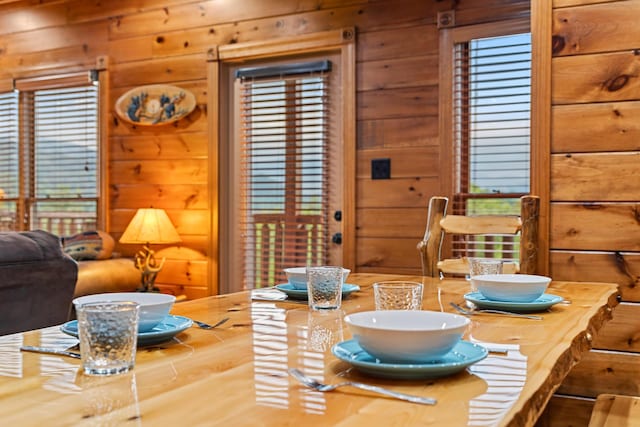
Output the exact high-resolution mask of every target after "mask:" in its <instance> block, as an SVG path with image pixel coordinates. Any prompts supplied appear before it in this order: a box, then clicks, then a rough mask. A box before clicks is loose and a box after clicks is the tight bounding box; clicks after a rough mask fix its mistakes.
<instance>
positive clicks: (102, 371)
mask: <svg viewBox="0 0 640 427" xmlns="http://www.w3.org/2000/svg"><path fill="white" fill-rule="evenodd" d="M76 313H77V316H78V337H79V338H80V355H81V356H82V366H83V369H84V373H85V374H88V375H112V374H119V373H122V372H127V371H129V370H130V369H133V366H134V365H135V359H136V348H137V339H138V319H139V315H140V314H139V313H140V305H139V304H138V303H135V302H95V303H88V304H82V305H78V306H76Z"/></svg>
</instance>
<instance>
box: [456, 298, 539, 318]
mask: <svg viewBox="0 0 640 427" xmlns="http://www.w3.org/2000/svg"><path fill="white" fill-rule="evenodd" d="M449 304H451V307H453V308H455V309H456V310H458V311H459V312H460V313H462V314H464V315H466V316H472V315H474V314H478V313H489V314H502V315H504V316H511V317H522V318H525V319H533V320H542V317H541V316H535V315H533V314H522V313H514V312H512V311H502V310H490V309H484V308H482V309H480V308H475V309H473V310H467V309H466V308H463V307H461V306H459V305H458V304H456V303H455V302H450V303H449Z"/></svg>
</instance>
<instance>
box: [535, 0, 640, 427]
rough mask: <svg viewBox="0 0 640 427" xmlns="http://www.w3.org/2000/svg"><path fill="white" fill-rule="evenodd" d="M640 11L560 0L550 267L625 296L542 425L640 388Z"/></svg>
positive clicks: (634, 4) (633, 3)
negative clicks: (614, 287) (603, 397)
mask: <svg viewBox="0 0 640 427" xmlns="http://www.w3.org/2000/svg"><path fill="white" fill-rule="evenodd" d="M639 16H640V1H638V0H630V1H606V2H605V1H596V0H555V1H554V2H553V9H552V16H551V17H550V19H552V28H553V30H552V45H553V46H552V51H553V53H552V59H551V80H552V81H551V88H552V90H551V147H550V148H551V149H550V159H549V161H550V182H549V184H550V195H549V202H550V209H549V218H550V230H549V231H550V235H549V238H550V239H549V240H550V273H551V276H552V277H553V278H554V279H560V280H590V281H591V280H592V281H613V282H616V283H618V284H619V285H620V292H621V297H622V302H621V304H620V305H619V306H618V307H616V309H615V311H614V316H613V320H612V321H611V322H609V323H608V324H607V325H606V326H605V327H604V329H603V330H602V331H601V333H600V335H599V336H598V337H596V339H595V341H594V350H593V351H592V352H591V353H590V354H589V355H588V356H587V357H585V358H584V359H583V360H582V361H581V362H579V364H578V365H577V366H576V367H575V368H574V369H573V371H572V372H571V373H570V374H569V376H568V377H567V379H566V380H565V382H564V383H563V384H562V386H561V387H560V389H559V390H558V395H557V396H556V397H554V398H553V400H552V401H551V403H550V404H549V406H548V407H547V411H546V413H545V415H544V416H543V418H542V419H541V420H540V422H539V425H540V426H542V425H544V426H568V425H571V426H586V425H587V424H588V421H589V414H590V412H591V409H592V407H593V399H595V398H596V397H597V396H598V395H599V394H602V393H618V394H629V395H638V394H640V342H639V341H640V320H639V319H640V304H639V303H640V290H639V289H640V288H639V287H638V285H640V185H639V183H640V142H639V141H640V140H639V139H638V130H639V126H640V111H639V110H638V105H639V101H640V80H639V79H638V72H639V71H640V56H638V51H637V49H638V47H640V46H639V45H638V40H640V27H638V25H637V22H638V17H639Z"/></svg>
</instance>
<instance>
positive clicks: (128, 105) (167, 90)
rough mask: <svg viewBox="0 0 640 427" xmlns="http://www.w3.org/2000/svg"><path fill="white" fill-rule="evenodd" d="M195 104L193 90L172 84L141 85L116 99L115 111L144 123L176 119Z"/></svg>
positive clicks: (136, 122)
mask: <svg viewBox="0 0 640 427" xmlns="http://www.w3.org/2000/svg"><path fill="white" fill-rule="evenodd" d="M195 107H196V98H195V96H194V95H193V93H191V92H189V91H188V90H186V89H182V88H179V87H177V86H171V85H148V86H140V87H137V88H135V89H131V90H130V91H128V92H127V93H125V94H124V95H122V96H121V97H120V98H118V101H116V113H117V114H118V116H119V117H120V118H121V119H122V120H125V121H126V122H129V123H131V124H134V125H143V126H153V125H162V124H167V123H172V122H175V121H176V120H180V119H181V118H183V117H185V116H186V115H188V114H189V113H191V112H192V111H193V109H194V108H195Z"/></svg>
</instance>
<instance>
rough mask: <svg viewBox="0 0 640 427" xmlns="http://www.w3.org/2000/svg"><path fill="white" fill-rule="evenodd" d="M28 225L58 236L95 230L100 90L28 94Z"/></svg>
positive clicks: (94, 87) (50, 91) (88, 88)
mask: <svg viewBox="0 0 640 427" xmlns="http://www.w3.org/2000/svg"><path fill="white" fill-rule="evenodd" d="M32 99H33V108H32V111H33V113H32V114H33V174H32V177H31V178H32V180H33V187H32V188H33V195H34V203H33V204H32V206H31V219H32V224H33V225H35V226H37V227H38V228H43V229H47V230H50V231H54V232H57V233H62V234H70V233H73V232H77V231H81V230H86V229H88V228H95V224H96V214H97V197H98V194H97V177H98V174H97V164H98V157H97V153H98V89H97V87H96V86H94V85H89V86H81V87H70V88H61V89H50V90H38V91H34V92H32Z"/></svg>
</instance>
